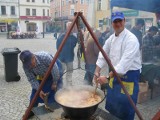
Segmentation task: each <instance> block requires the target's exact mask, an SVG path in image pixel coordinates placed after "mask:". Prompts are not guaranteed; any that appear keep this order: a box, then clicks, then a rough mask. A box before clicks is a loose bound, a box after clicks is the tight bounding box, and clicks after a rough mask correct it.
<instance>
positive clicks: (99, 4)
mask: <svg viewBox="0 0 160 120" xmlns="http://www.w3.org/2000/svg"><path fill="white" fill-rule="evenodd" d="M97 10H101V0H98V6H97Z"/></svg>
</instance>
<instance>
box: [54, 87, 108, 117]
mask: <svg viewBox="0 0 160 120" xmlns="http://www.w3.org/2000/svg"><path fill="white" fill-rule="evenodd" d="M77 89H78V90H79V91H81V90H86V91H90V92H94V91H95V87H92V86H88V85H83V86H70V87H66V88H62V89H60V90H58V91H57V92H56V94H55V100H56V102H57V103H58V104H60V105H61V106H62V108H63V110H64V112H65V113H66V114H67V116H69V118H72V119H76V120H77V119H81V120H86V119H89V118H90V117H91V116H92V115H93V114H94V112H95V111H96V109H97V107H98V105H99V104H100V103H101V102H102V101H103V100H104V98H105V95H104V92H103V91H102V90H100V89H97V91H96V92H97V95H99V96H100V97H101V101H100V102H98V103H97V104H95V105H93V106H89V107H83V108H75V107H70V106H65V105H62V104H61V103H60V102H59V101H58V99H57V98H58V96H61V95H62V94H64V92H65V94H66V93H67V92H66V91H70V90H73V91H74V90H76V91H77ZM70 97H73V96H70ZM73 104H74V103H73Z"/></svg>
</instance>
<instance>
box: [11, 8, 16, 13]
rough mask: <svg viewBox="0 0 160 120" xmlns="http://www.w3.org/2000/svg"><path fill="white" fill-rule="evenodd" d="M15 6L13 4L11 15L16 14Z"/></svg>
mask: <svg viewBox="0 0 160 120" xmlns="http://www.w3.org/2000/svg"><path fill="white" fill-rule="evenodd" d="M15 14H16V13H15V6H11V15H15Z"/></svg>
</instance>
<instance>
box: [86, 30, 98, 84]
mask: <svg viewBox="0 0 160 120" xmlns="http://www.w3.org/2000/svg"><path fill="white" fill-rule="evenodd" d="M94 33H95V35H96V37H97V38H99V37H100V36H101V32H100V31H98V30H96V31H94ZM85 53H86V62H87V63H86V65H85V69H86V73H85V77H84V80H85V82H86V83H87V84H89V85H91V84H92V80H93V73H94V71H95V69H96V61H97V58H98V53H99V49H98V47H97V45H96V43H95V42H94V40H93V38H92V36H89V38H88V40H87V44H86V48H85ZM91 73H92V74H91Z"/></svg>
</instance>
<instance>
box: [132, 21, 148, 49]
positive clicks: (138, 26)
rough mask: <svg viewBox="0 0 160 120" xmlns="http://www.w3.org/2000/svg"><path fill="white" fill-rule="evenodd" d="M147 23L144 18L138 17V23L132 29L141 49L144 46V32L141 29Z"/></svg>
mask: <svg viewBox="0 0 160 120" xmlns="http://www.w3.org/2000/svg"><path fill="white" fill-rule="evenodd" d="M144 25H145V23H144V20H143V19H138V20H137V21H136V25H135V26H134V27H133V28H132V29H131V32H132V33H133V34H134V35H135V36H136V37H137V39H138V41H139V44H140V49H141V47H142V32H141V31H140V30H141V29H142V28H143V27H144Z"/></svg>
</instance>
